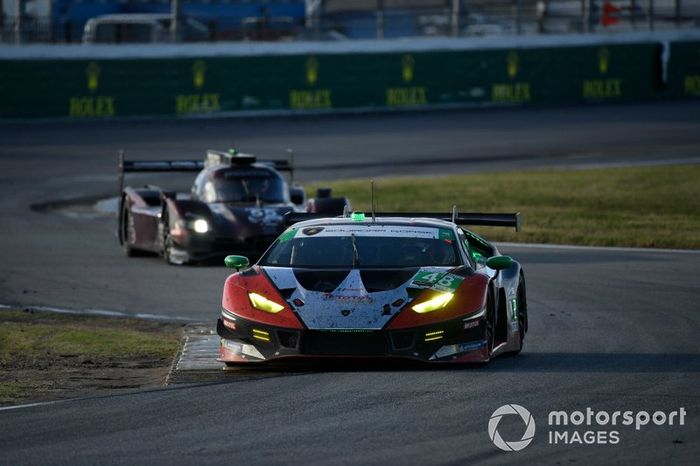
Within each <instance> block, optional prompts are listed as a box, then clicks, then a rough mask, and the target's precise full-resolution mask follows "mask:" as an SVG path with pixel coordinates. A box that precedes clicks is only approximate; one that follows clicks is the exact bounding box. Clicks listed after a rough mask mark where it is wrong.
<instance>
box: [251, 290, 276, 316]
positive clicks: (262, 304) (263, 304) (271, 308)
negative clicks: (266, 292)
mask: <svg viewBox="0 0 700 466" xmlns="http://www.w3.org/2000/svg"><path fill="white" fill-rule="evenodd" d="M248 299H250V304H252V305H253V307H254V308H255V309H260V310H261V311H265V312H271V313H272V314H277V313H278V312H279V311H281V310H282V309H284V306H282V305H280V304H277V303H276V302H274V301H271V300H269V299H267V298H266V297H265V296H262V295H259V294H257V293H253V292H252V291H249V292H248Z"/></svg>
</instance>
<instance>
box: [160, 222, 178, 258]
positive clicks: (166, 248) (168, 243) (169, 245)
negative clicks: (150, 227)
mask: <svg viewBox="0 0 700 466" xmlns="http://www.w3.org/2000/svg"><path fill="white" fill-rule="evenodd" d="M172 249H173V239H172V238H171V237H170V222H169V220H168V217H166V216H165V215H163V259H165V263H166V264H169V265H175V263H174V262H173V259H172Z"/></svg>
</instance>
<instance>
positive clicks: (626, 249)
mask: <svg viewBox="0 0 700 466" xmlns="http://www.w3.org/2000/svg"><path fill="white" fill-rule="evenodd" d="M494 244H495V245H496V246H497V247H498V248H500V247H501V246H503V247H514V248H526V249H527V248H529V249H568V250H579V251H601V252H635V253H644V252H649V253H671V254H700V249H661V248H631V247H619V246H579V245H574V244H544V243H508V242H503V243H501V242H494Z"/></svg>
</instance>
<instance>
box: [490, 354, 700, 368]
mask: <svg viewBox="0 0 700 466" xmlns="http://www.w3.org/2000/svg"><path fill="white" fill-rule="evenodd" d="M488 369H489V370H490V371H496V372H511V371H512V372H590V373H593V372H616V373H645V372H661V373H663V372H667V373H672V372H679V373H683V372H700V354H690V353H528V352H523V353H521V354H520V355H518V356H517V357H513V356H510V357H509V356H506V357H503V358H497V359H494V360H493V361H492V362H491V363H490V364H489V366H488Z"/></svg>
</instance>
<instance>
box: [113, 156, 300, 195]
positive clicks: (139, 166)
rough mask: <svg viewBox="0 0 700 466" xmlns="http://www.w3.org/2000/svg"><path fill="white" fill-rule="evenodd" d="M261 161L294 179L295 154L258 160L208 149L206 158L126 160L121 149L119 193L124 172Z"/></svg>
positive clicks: (195, 169)
mask: <svg viewBox="0 0 700 466" xmlns="http://www.w3.org/2000/svg"><path fill="white" fill-rule="evenodd" d="M256 162H257V163H261V164H264V165H267V166H269V167H272V168H274V169H275V170H277V171H283V172H289V174H290V180H291V181H293V180H294V156H293V155H292V154H291V152H290V160H284V159H279V160H258V159H257V158H256V157H255V156H254V155H249V154H242V153H240V152H237V151H235V150H232V151H230V152H223V151H216V150H208V151H207V154H206V157H205V158H204V160H125V159H124V151H119V162H118V170H119V194H120V195H121V192H122V191H123V190H124V173H138V172H199V171H202V170H203V169H204V168H207V167H211V166H214V165H224V164H230V165H240V166H245V165H251V164H253V163H256Z"/></svg>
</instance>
